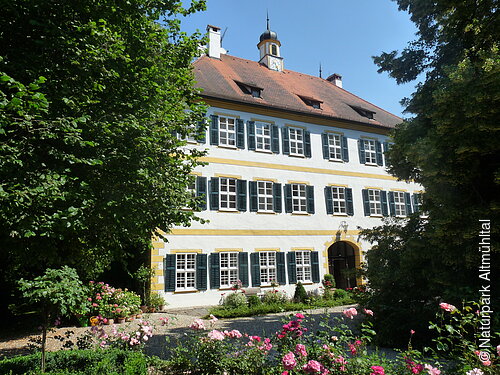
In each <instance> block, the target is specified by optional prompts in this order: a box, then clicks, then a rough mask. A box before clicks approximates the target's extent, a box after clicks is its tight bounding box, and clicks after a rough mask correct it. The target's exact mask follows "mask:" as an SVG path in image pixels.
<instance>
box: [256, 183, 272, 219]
mask: <svg viewBox="0 0 500 375" xmlns="http://www.w3.org/2000/svg"><path fill="white" fill-rule="evenodd" d="M257 194H258V210H259V211H264V212H273V183H272V182H270V181H257Z"/></svg>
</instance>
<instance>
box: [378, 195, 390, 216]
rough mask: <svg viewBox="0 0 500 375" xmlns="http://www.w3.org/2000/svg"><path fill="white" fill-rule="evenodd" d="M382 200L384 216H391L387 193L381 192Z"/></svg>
mask: <svg viewBox="0 0 500 375" xmlns="http://www.w3.org/2000/svg"><path fill="white" fill-rule="evenodd" d="M380 199H381V202H382V215H384V216H389V210H388V209H387V192H385V191H381V192H380Z"/></svg>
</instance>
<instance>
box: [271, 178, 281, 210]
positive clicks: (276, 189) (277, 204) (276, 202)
mask: <svg viewBox="0 0 500 375" xmlns="http://www.w3.org/2000/svg"><path fill="white" fill-rule="evenodd" d="M273 211H274V212H277V213H280V212H281V211H282V207H281V184H277V183H274V184H273Z"/></svg>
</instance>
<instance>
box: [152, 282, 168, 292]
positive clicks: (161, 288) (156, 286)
mask: <svg viewBox="0 0 500 375" xmlns="http://www.w3.org/2000/svg"><path fill="white" fill-rule="evenodd" d="M164 288H165V284H153V283H151V289H152V290H163V289H164Z"/></svg>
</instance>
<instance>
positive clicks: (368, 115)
mask: <svg viewBox="0 0 500 375" xmlns="http://www.w3.org/2000/svg"><path fill="white" fill-rule="evenodd" d="M349 107H351V108H352V109H354V110H355V111H356V112H357V113H358V114H359V115H360V116H363V117H366V118H368V119H370V120H372V119H373V115H374V114H375V112H373V111H370V110H369V109H366V108H361V107H356V106H352V105H351V106H349Z"/></svg>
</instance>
